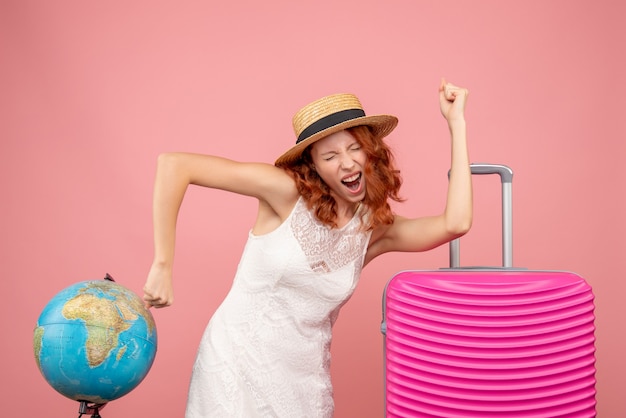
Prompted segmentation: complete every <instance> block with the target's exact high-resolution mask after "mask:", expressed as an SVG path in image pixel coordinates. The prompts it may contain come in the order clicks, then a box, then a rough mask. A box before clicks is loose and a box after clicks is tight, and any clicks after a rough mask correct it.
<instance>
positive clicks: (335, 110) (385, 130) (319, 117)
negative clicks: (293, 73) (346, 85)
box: [274, 93, 398, 166]
mask: <svg viewBox="0 0 626 418" xmlns="http://www.w3.org/2000/svg"><path fill="white" fill-rule="evenodd" d="M397 124H398V118H396V117H395V116H391V115H375V116H365V111H363V106H361V102H359V99H357V97H356V96H355V95H353V94H345V93H342V94H333V95H332V96H326V97H323V98H321V99H319V100H316V101H314V102H313V103H310V104H308V105H306V106H305V107H303V108H302V109H300V110H299V111H298V113H296V114H295V116H294V117H293V130H294V132H295V134H296V138H297V139H296V145H294V146H293V147H291V148H290V149H289V150H288V151H287V152H285V153H284V154H283V155H281V156H280V157H279V158H278V159H277V160H276V162H275V163H274V164H275V165H277V166H285V165H288V164H290V163H292V162H294V161H296V160H297V159H298V158H299V157H300V155H301V154H302V151H304V149H305V148H306V147H308V146H309V145H311V144H312V143H314V142H315V141H317V140H319V139H322V138H324V137H326V136H328V135H330V134H333V133H335V132H339V131H341V130H344V129H348V128H352V127H354V126H361V125H365V126H368V127H369V128H370V131H371V132H372V134H373V135H374V137H375V138H378V139H380V138H384V137H385V136H387V135H389V133H391V131H393V129H394V128H395V127H396V125H397Z"/></svg>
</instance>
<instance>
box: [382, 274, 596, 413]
mask: <svg viewBox="0 0 626 418" xmlns="http://www.w3.org/2000/svg"><path fill="white" fill-rule="evenodd" d="M385 298H386V299H385V304H386V314H385V315H386V317H385V323H386V331H385V333H386V338H385V363H386V393H387V395H386V410H387V417H446V418H453V417H480V418H488V417H524V418H532V417H535V418H538V417H546V418H548V417H549V418H555V417H594V416H595V414H596V412H595V405H596V402H595V364H594V363H595V354H594V351H595V348H594V341H595V340H594V314H593V310H594V306H593V294H592V291H591V288H590V287H589V285H587V284H586V282H585V281H584V280H583V279H582V278H581V277H579V276H577V275H575V274H572V273H563V272H538V271H506V272H503V271H497V272H496V271H493V272H491V271H454V272H450V271H441V272H402V273H399V274H398V275H396V276H395V277H394V278H393V279H392V280H391V281H390V283H389V284H388V286H387V290H386V296H385Z"/></svg>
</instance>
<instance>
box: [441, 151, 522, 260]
mask: <svg viewBox="0 0 626 418" xmlns="http://www.w3.org/2000/svg"><path fill="white" fill-rule="evenodd" d="M470 169H471V172H472V174H498V175H499V176H500V182H501V183H502V266H503V267H505V268H510V267H513V207H512V196H511V186H512V183H513V170H511V169H510V168H509V167H507V166H506V165H501V164H483V163H478V164H470ZM460 247H461V245H460V239H459V238H457V239H455V240H452V241H450V268H459V267H460V265H461V264H460V263H461V255H460Z"/></svg>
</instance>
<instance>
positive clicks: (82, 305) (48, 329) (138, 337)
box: [33, 275, 157, 405]
mask: <svg viewBox="0 0 626 418" xmlns="http://www.w3.org/2000/svg"><path fill="white" fill-rule="evenodd" d="M107 278H108V279H109V280H90V281H83V282H79V283H76V284H73V285H71V286H69V287H67V288H65V289H63V290H62V291H60V292H59V293H58V294H57V295H56V296H54V297H53V298H52V299H51V300H50V301H49V302H48V304H47V305H46V306H45V307H44V309H43V311H42V312H41V315H40V316H39V320H38V321H37V325H36V327H35V331H34V338H33V349H34V353H35V361H36V362H37V366H38V367H39V370H40V371H41V374H42V375H43V377H44V378H45V380H46V381H47V382H48V383H49V384H50V386H52V388H54V389H55V390H56V391H57V392H59V393H60V394H62V395H64V396H66V397H67V398H70V399H73V400H75V401H79V402H83V403H85V402H90V403H93V404H96V405H104V404H106V403H107V402H110V401H112V400H114V399H117V398H120V397H122V396H124V395H126V394H127V393H128V392H130V391H131V390H133V389H134V388H135V387H136V386H137V385H138V384H139V383H141V381H142V380H143V379H144V378H145V377H146V375H147V374H148V371H149V370H150V368H151V367H152V363H153V362H154V358H155V356H156V350H157V333H156V326H155V323H154V318H153V317H152V314H151V313H150V311H149V310H147V309H146V308H145V307H144V304H143V301H142V300H141V299H140V298H139V297H138V296H137V295H136V294H135V293H133V292H132V291H130V290H129V289H127V288H125V287H123V286H121V285H119V284H117V283H116V282H114V281H112V279H111V278H110V276H109V275H107Z"/></svg>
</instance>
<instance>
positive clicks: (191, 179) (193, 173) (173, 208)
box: [144, 153, 297, 307]
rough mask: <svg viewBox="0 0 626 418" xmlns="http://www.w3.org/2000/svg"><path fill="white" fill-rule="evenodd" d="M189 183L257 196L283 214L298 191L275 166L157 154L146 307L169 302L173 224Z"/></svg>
mask: <svg viewBox="0 0 626 418" xmlns="http://www.w3.org/2000/svg"><path fill="white" fill-rule="evenodd" d="M190 184H192V185H198V186H202V187H210V188H214V189H221V190H226V191H230V192H234V193H238V194H242V195H247V196H253V197H256V198H257V199H259V201H261V202H264V203H265V206H266V207H270V208H271V209H272V210H274V211H275V212H276V214H277V216H279V217H285V216H286V214H287V213H288V211H289V210H290V203H291V202H293V201H294V199H295V196H296V195H297V192H296V189H295V186H294V183H293V180H292V179H291V177H289V175H288V174H287V173H285V172H284V171H283V170H281V169H279V168H277V167H274V166H273V165H269V164H263V163H241V162H236V161H232V160H228V159H225V158H221V157H216V156H210V155H200V154H187V153H167V154H161V155H160V156H159V158H158V162H157V171H156V176H155V182H154V192H153V213H152V216H153V234H154V260H153V263H152V267H151V269H150V273H149V274H148V280H147V282H146V285H145V287H144V300H145V302H146V304H147V305H149V306H155V307H163V306H169V305H171V304H172V302H173V290H172V268H173V263H174V248H175V241H176V223H177V219H178V213H179V210H180V207H181V205H182V202H183V199H184V196H185V192H186V190H187V188H188V186H189V185H190Z"/></svg>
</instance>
